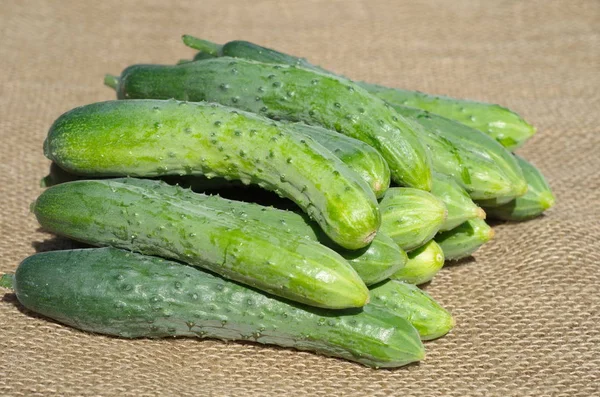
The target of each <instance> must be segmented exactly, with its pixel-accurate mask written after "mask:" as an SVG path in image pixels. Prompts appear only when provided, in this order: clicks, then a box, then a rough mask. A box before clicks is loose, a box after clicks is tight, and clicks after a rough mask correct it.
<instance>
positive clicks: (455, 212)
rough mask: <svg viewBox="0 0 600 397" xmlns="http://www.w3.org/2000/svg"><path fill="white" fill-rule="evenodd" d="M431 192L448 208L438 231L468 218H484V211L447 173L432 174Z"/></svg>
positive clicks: (449, 227)
mask: <svg viewBox="0 0 600 397" xmlns="http://www.w3.org/2000/svg"><path fill="white" fill-rule="evenodd" d="M431 194H433V195H434V196H435V197H437V198H439V199H440V200H441V201H442V202H443V203H444V205H445V206H446V209H447V210H448V216H447V217H446V221H445V222H444V223H443V224H442V226H440V231H446V230H451V229H454V228H455V227H457V226H458V225H460V224H461V223H464V222H466V221H468V220H469V219H473V218H481V219H485V212H484V211H483V210H482V209H481V208H480V207H479V206H477V204H475V203H474V202H473V200H471V198H470V197H469V194H468V193H467V192H466V190H465V189H463V188H462V187H460V186H459V185H458V184H457V183H456V182H455V181H454V179H452V178H451V177H449V176H447V175H443V174H438V173H434V174H433V186H432V188H431Z"/></svg>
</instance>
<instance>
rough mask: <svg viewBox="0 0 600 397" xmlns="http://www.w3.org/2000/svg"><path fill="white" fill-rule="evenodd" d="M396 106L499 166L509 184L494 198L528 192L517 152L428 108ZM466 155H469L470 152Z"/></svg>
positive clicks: (501, 198) (421, 122) (436, 131)
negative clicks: (517, 159)
mask: <svg viewBox="0 0 600 397" xmlns="http://www.w3.org/2000/svg"><path fill="white" fill-rule="evenodd" d="M394 109H396V111H397V112H398V113H400V114H402V115H403V116H405V117H407V118H409V119H411V120H415V121H416V122H418V123H419V124H421V125H422V126H423V128H424V129H425V130H426V131H428V132H433V133H435V134H437V135H438V136H440V137H443V138H444V139H445V140H447V141H450V142H452V143H453V144H454V145H455V146H459V147H460V148H461V150H462V151H464V150H468V151H470V152H472V153H475V154H477V155H479V156H481V157H482V158H485V159H486V160H489V161H491V162H492V163H493V164H494V165H495V166H496V167H497V168H498V173H499V174H500V175H502V177H503V180H504V181H505V184H506V185H508V187H509V189H507V192H504V194H503V195H500V194H499V193H496V194H495V195H494V196H495V197H494V200H497V201H500V200H504V201H510V200H512V199H513V198H514V197H516V196H521V195H523V194H524V193H525V192H526V190H527V183H526V181H525V178H524V176H523V172H522V171H521V168H520V167H519V164H518V163H517V161H516V160H515V158H514V156H513V155H512V154H511V153H510V152H509V151H508V150H506V149H505V148H504V147H503V146H502V145H500V144H499V143H498V142H496V141H495V140H494V139H493V138H491V137H489V136H487V135H485V134H483V133H482V132H480V131H477V130H474V129H472V128H470V127H467V126H465V125H463V124H460V123H457V122H456V121H453V120H449V119H447V118H445V117H441V116H438V115H436V114H432V113H429V112H427V111H424V110H420V109H414V108H409V107H405V106H395V105H394ZM432 155H435V153H432ZM466 158H467V159H468V158H469V156H467V157H466Z"/></svg>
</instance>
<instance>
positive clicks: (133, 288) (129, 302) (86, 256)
mask: <svg viewBox="0 0 600 397" xmlns="http://www.w3.org/2000/svg"><path fill="white" fill-rule="evenodd" d="M15 281H16V282H15V291H16V295H17V298H18V300H19V301H20V302H21V303H22V304H23V305H24V306H25V307H26V308H28V309H30V310H32V311H34V312H36V313H39V314H42V315H44V316H47V317H50V318H53V319H55V320H57V321H59V322H61V323H64V324H67V325H70V326H72V327H75V328H78V329H81V330H85V331H90V332H96V333H101V334H108V335H115V336H120V337H124V338H140V337H148V338H162V337H173V336H188V337H201V338H218V339H222V340H226V341H227V340H247V341H253V342H258V343H262V344H274V345H279V346H284V347H293V348H296V349H299V350H308V351H313V352H317V353H321V354H324V355H328V356H335V357H341V358H345V359H348V360H352V361H357V362H360V363H362V364H365V365H368V366H372V367H398V366H402V365H405V364H408V363H410V362H413V361H418V360H420V359H422V358H423V356H424V349H423V345H422V344H421V342H420V340H419V335H418V333H417V331H416V330H415V329H414V328H413V327H412V325H410V323H409V322H408V321H407V320H405V319H403V318H401V317H398V316H395V315H393V314H391V313H389V312H388V311H385V310H380V309H378V308H376V307H373V308H369V309H365V310H363V311H355V310H346V311H330V310H324V309H316V308H312V307H308V306H303V305H299V304H295V303H289V302H286V301H284V300H281V299H278V298H275V297H271V296H269V295H265V294H262V293H260V292H257V291H255V290H253V289H251V288H247V287H245V286H242V285H240V284H237V283H235V282H231V281H227V280H225V279H222V278H219V277H216V276H213V275H211V274H209V273H206V272H203V271H201V270H198V269H196V268H193V267H191V266H187V265H183V264H180V263H177V262H172V261H168V260H164V259H161V258H156V257H150V256H144V255H139V254H136V253H130V252H127V251H123V250H118V249H115V248H99V249H85V250H71V251H54V252H45V253H41V254H36V255H33V256H31V257H29V258H27V259H25V260H24V261H23V262H22V263H21V264H20V266H19V267H18V269H17V272H16V277H15Z"/></svg>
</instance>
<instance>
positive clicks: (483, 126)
mask: <svg viewBox="0 0 600 397" xmlns="http://www.w3.org/2000/svg"><path fill="white" fill-rule="evenodd" d="M183 42H184V44H185V45H187V46H188V47H191V48H194V49H196V50H199V51H200V52H199V53H198V54H197V55H196V56H195V57H194V60H200V59H208V58H210V57H216V56H228V57H235V58H245V59H252V60H255V61H259V62H265V63H278V64H285V65H297V66H301V67H303V68H306V69H313V70H317V71H320V72H325V73H330V72H328V71H326V70H324V69H323V68H321V67H319V66H316V65H313V64H311V63H310V62H308V61H307V60H306V59H304V58H299V57H295V56H292V55H288V54H285V53H282V52H279V51H276V50H273V49H270V48H266V47H262V46H259V45H257V44H254V43H250V42H247V41H243V40H234V41H230V42H228V43H226V44H224V45H219V44H216V43H212V42H210V41H207V40H201V39H198V38H195V37H193V36H190V35H184V36H183ZM357 84H359V85H360V86H361V87H363V88H364V89H366V90H367V91H369V92H370V93H372V94H373V95H375V96H378V97H380V98H382V99H383V100H385V101H386V102H388V103H390V104H393V105H403V106H410V107H414V108H419V109H423V110H427V111H430V112H432V113H435V114H439V115H440V116H444V117H446V118H448V119H451V120H455V121H457V122H460V123H462V124H465V125H467V126H470V127H472V128H474V129H477V130H479V131H481V132H483V133H485V134H487V135H489V136H490V137H492V138H493V139H495V140H497V141H498V142H499V143H500V144H502V145H503V146H504V147H506V148H508V149H509V150H514V149H516V148H518V147H520V146H521V145H523V143H524V142H525V141H526V140H527V139H529V138H530V137H531V136H532V135H533V134H534V133H535V127H533V126H532V125H530V124H529V123H527V122H526V121H525V120H523V118H522V117H521V116H519V115H518V114H516V113H515V112H513V111H511V110H509V109H507V108H504V107H502V106H499V105H495V104H491V103H486V102H478V101H470V100H464V99H456V98H450V97H446V96H440V95H429V94H425V93H422V92H419V91H410V90H403V89H399V88H388V87H383V86H380V85H377V84H369V83H365V82H357Z"/></svg>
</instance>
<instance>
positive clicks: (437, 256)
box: [390, 240, 446, 285]
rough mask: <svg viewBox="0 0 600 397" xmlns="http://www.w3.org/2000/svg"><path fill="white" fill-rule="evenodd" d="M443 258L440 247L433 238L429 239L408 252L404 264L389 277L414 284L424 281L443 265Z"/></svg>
mask: <svg viewBox="0 0 600 397" xmlns="http://www.w3.org/2000/svg"><path fill="white" fill-rule="evenodd" d="M445 259H446V258H445V256H444V251H443V250H442V248H441V247H440V246H439V245H438V244H437V243H436V242H435V241H434V240H430V241H428V242H427V243H425V245H422V246H421V247H419V248H417V249H416V250H413V251H411V252H409V253H408V262H406V265H405V266H404V267H403V268H402V269H400V270H399V271H397V272H396V273H394V274H393V275H392V276H391V277H390V278H392V279H394V280H400V281H404V282H407V283H410V284H416V285H419V284H423V283H426V282H428V281H431V280H432V279H433V277H434V276H435V275H436V274H437V273H438V272H439V271H440V269H441V268H442V267H443V266H444V260H445Z"/></svg>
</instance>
